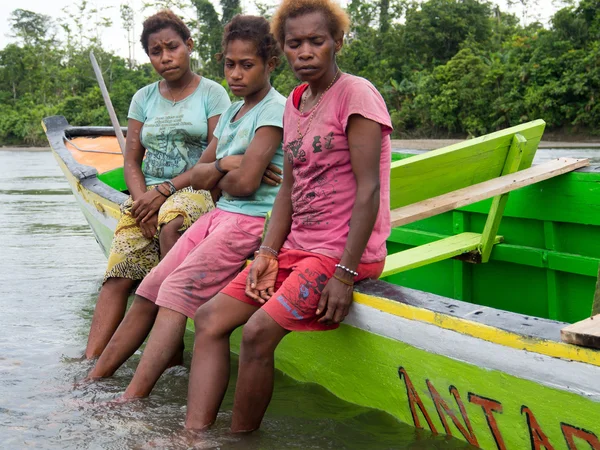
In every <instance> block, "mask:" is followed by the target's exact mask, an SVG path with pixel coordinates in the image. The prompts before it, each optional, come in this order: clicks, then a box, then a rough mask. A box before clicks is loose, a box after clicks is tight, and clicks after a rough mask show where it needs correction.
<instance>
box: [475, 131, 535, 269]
mask: <svg viewBox="0 0 600 450" xmlns="http://www.w3.org/2000/svg"><path fill="white" fill-rule="evenodd" d="M525 144H527V139H525V138H524V137H523V136H522V135H521V134H519V133H517V134H515V135H514V136H513V140H512V143H511V145H510V150H509V151H508V156H507V157H506V162H505V163H504V168H503V169H502V175H503V176H504V175H509V174H512V173H514V172H516V171H517V170H518V168H519V165H520V164H521V159H522V158H523V151H524V148H525ZM507 201H508V192H507V193H505V194H502V195H499V196H497V197H495V198H494V200H493V201H492V207H491V208H490V212H489V214H488V218H487V220H486V222H485V227H484V229H483V233H482V235H481V247H480V253H481V262H484V263H486V262H488V261H489V260H490V254H491V253H492V247H493V246H494V236H496V234H498V228H500V222H501V220H502V214H503V213H504V207H505V206H506V202H507Z"/></svg>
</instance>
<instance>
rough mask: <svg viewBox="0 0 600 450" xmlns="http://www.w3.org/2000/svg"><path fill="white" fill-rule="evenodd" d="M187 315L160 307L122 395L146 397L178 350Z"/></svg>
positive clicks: (124, 396) (126, 396)
mask: <svg viewBox="0 0 600 450" xmlns="http://www.w3.org/2000/svg"><path fill="white" fill-rule="evenodd" d="M186 321H187V317H186V316H184V315H183V314H181V313H178V312H176V311H173V310H172V309H168V308H163V307H161V308H160V309H159V311H158V315H157V316H156V321H155V323H154V327H153V328H152V332H151V333H150V337H149V338H148V343H147V344H146V348H145V349H144V353H143V354H142V359H141V360H140V364H139V365H138V367H137V370H136V371H135V375H134V376H133V379H132V380H131V383H129V386H127V389H126V390H125V393H124V394H123V398H125V399H131V398H141V397H147V396H148V395H149V394H150V392H151V391H152V388H153V387H154V385H155V384H156V382H157V381H158V379H159V378H160V376H161V375H162V373H163V372H164V371H165V370H166V369H167V367H168V365H169V362H170V361H171V360H172V359H173V356H175V355H176V354H177V351H178V350H180V346H181V341H182V339H183V335H184V333H185V323H186Z"/></svg>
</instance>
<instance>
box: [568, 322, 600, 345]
mask: <svg viewBox="0 0 600 450" xmlns="http://www.w3.org/2000/svg"><path fill="white" fill-rule="evenodd" d="M560 338H561V339H562V340H563V342H566V343H568V344H575V345H581V346H583V347H592V348H600V314H597V315H595V316H592V317H588V318H587V319H584V320H580V321H579V322H576V323H574V324H571V325H568V326H566V327H564V328H563V329H562V330H560Z"/></svg>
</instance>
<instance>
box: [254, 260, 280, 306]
mask: <svg viewBox="0 0 600 450" xmlns="http://www.w3.org/2000/svg"><path fill="white" fill-rule="evenodd" d="M278 271H279V261H277V258H276V257H275V256H273V255H267V254H262V253H258V254H257V255H256V257H255V258H254V261H253V262H252V265H251V266H250V272H249V273H248V278H246V295H247V296H248V297H250V298H251V299H252V300H255V301H257V302H258V303H261V304H262V303H265V302H266V301H267V300H269V299H270V298H271V296H272V295H273V294H274V293H275V280H277V272H278Z"/></svg>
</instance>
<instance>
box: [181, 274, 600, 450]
mask: <svg viewBox="0 0 600 450" xmlns="http://www.w3.org/2000/svg"><path fill="white" fill-rule="evenodd" d="M487 266H488V265H486V264H482V265H478V266H477V267H487ZM188 323H191V321H189V322H188ZM240 340H241V329H240V328H238V329H237V330H236V331H235V332H234V333H233V335H232V337H231V346H232V350H233V351H234V352H235V353H239V348H240ZM473 345H477V343H474V344H473ZM324 349H335V351H324ZM275 365H276V367H277V368H278V369H280V370H281V371H283V372H284V373H286V374H287V375H288V376H290V377H292V378H294V379H297V380H299V381H303V382H309V383H318V384H319V385H321V386H323V387H325V388H326V389H327V390H329V391H330V392H332V393H333V394H335V395H336V396H338V397H339V398H341V399H343V400H346V401H348V402H351V403H354V404H358V405H362V406H368V407H371V408H375V409H379V410H382V411H386V412H388V413H389V414H392V415H393V416H394V417H396V418H398V419H399V420H401V421H402V422H404V423H409V424H415V422H414V416H413V415H412V414H411V409H412V410H414V411H415V414H416V416H417V418H418V420H419V425H418V426H419V427H421V428H424V429H425V430H426V432H429V431H431V429H430V427H429V425H428V421H427V420H426V419H425V417H424V415H423V411H425V412H426V413H427V415H428V417H429V419H430V422H429V423H430V424H431V425H432V426H433V427H434V428H435V430H436V432H437V433H444V432H445V427H444V424H443V422H442V420H445V422H446V423H447V426H448V429H449V430H450V433H451V434H452V435H453V436H454V437H457V438H459V439H463V440H464V439H465V436H464V435H463V433H462V432H461V431H460V430H459V429H458V428H457V427H456V425H455V422H454V421H452V420H451V419H450V417H449V415H448V414H445V416H443V418H442V417H441V416H440V415H439V414H438V413H437V410H436V407H435V403H434V399H433V397H432V395H431V394H430V392H431V391H430V390H429V389H428V384H427V383H428V382H429V385H430V386H433V387H434V388H435V390H436V391H437V392H438V393H439V395H440V396H441V398H442V399H443V400H444V401H445V402H446V404H447V405H448V407H449V409H450V411H451V412H452V413H453V414H454V415H455V416H456V417H457V419H458V423H460V424H462V425H463V428H467V426H466V425H465V418H468V420H469V424H470V426H471V428H472V431H473V435H474V436H475V437H476V439H477V443H478V446H479V447H480V448H482V449H486V450H488V449H489V450H497V449H498V448H506V449H508V450H525V449H533V448H534V445H533V444H532V439H531V432H530V429H529V426H528V423H530V418H531V417H532V415H533V417H535V421H536V423H537V424H538V426H539V430H541V431H542V432H543V434H544V436H545V437H546V438H547V442H548V443H549V445H551V446H552V447H551V448H553V449H556V450H569V446H568V445H567V442H566V441H565V437H564V435H563V433H562V431H561V423H564V424H569V425H571V426H574V427H577V428H578V429H582V430H587V431H589V432H591V433H594V434H595V435H596V436H600V427H599V422H598V417H599V415H600V403H599V402H595V401H593V400H590V399H588V398H586V397H585V396H580V395H576V394H573V393H569V392H566V391H563V390H560V389H554V388H550V387H546V386H543V385H540V384H537V383H535V382H532V381H528V380H525V379H523V378H519V377H515V376H512V375H509V374H506V373H504V372H502V371H497V370H490V369H489V368H486V367H480V366H476V365H473V364H469V363H466V362H464V361H459V360H456V359H452V358H449V357H447V356H443V355H436V354H433V353H428V352H427V351H424V350H421V349H418V348H416V347H413V346H411V345H408V344H406V343H403V342H401V341H396V340H393V339H389V338H385V337H382V336H379V335H377V334H374V333H369V332H367V331H365V330H361V329H359V328H354V327H351V326H348V325H344V324H342V325H341V326H340V328H339V329H337V330H335V331H328V332H326V333H290V334H289V335H287V336H286V337H285V338H284V339H283V341H282V342H281V344H280V345H279V347H278V348H277V351H276V355H275ZM399 368H402V369H403V371H404V374H406V375H403V376H400V375H399ZM406 377H408V378H409V380H410V383H411V385H412V386H413V387H414V391H412V393H416V394H418V396H419V401H420V402H421V405H422V407H423V410H421V409H420V407H419V406H417V405H415V403H416V400H415V396H414V394H413V396H412V397H409V394H408V392H409V391H407V384H406V383H407V382H406ZM452 392H456V393H458V394H459V398H460V403H458V402H457V400H456V397H455V396H454V395H453V394H452ZM411 398H412V400H413V402H412V403H411ZM477 399H479V400H483V401H488V402H489V403H488V404H493V405H495V406H494V407H493V409H494V411H493V412H492V411H490V410H488V414H486V412H485V410H484V408H482V406H481V404H482V403H481V401H477ZM459 404H462V405H463V407H464V412H463V413H461V408H460V407H459ZM411 406H412V408H411ZM524 408H526V410H525V411H524ZM267 414H269V413H268V412H267ZM488 420H491V421H493V422H492V423H493V426H494V427H493V428H491V427H490V425H489V424H490V422H488ZM415 426H416V424H415ZM536 430H537V429H536ZM533 433H534V435H535V436H536V438H537V436H538V435H537V434H535V433H536V432H535V431H534V432H533ZM499 441H500V442H501V444H500V445H501V446H500V447H499V444H498V442H499ZM441 442H442V443H443V441H441ZM536 445H537V441H536ZM576 445H577V447H576V448H577V449H579V450H583V449H590V450H591V448H592V447H591V446H590V444H588V443H586V442H585V441H580V440H577V443H576ZM441 446H442V447H444V448H446V445H441ZM364 447H365V448H368V444H365V446H364ZM391 447H394V445H391ZM397 447H402V445H400V444H399V445H397ZM535 448H546V447H544V446H540V445H537V446H535ZM547 448H550V447H547Z"/></svg>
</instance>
